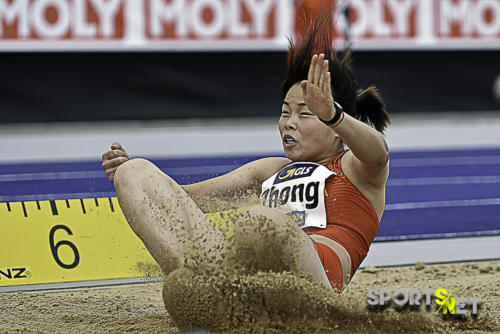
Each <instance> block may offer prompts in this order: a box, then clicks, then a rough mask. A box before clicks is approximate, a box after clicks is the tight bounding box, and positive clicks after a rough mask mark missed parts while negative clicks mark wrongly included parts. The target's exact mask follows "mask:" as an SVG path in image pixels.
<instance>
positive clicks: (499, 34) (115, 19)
mask: <svg viewBox="0 0 500 334" xmlns="http://www.w3.org/2000/svg"><path fill="white" fill-rule="evenodd" d="M331 2H332V1H331V0H330V1H326V3H331ZM319 8H321V1H319V0H298V1H293V0H0V51H43V50H46V51H57V50H61V51H96V50H97V51H109V50H144V51H152V50H162V51H169V50H171V51H176V50H182V51H188V50H195V51H218V50H243V51H244V50H259V51H262V50H283V51H284V50H286V47H287V37H293V36H294V35H295V28H294V27H296V26H299V24H297V22H299V21H298V20H299V19H300V17H301V15H302V13H303V11H304V10H311V9H312V10H313V11H314V10H319ZM334 25H335V31H336V37H337V38H336V43H337V44H338V45H339V46H340V47H342V46H345V45H346V43H349V44H351V45H352V47H353V48H354V49H367V50H391V49H412V50H413V49H415V50H418V49H437V50H439V49H500V0H338V1H336V2H335V14H334Z"/></svg>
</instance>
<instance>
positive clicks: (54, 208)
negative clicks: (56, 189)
mask: <svg viewBox="0 0 500 334" xmlns="http://www.w3.org/2000/svg"><path fill="white" fill-rule="evenodd" d="M49 202H50V208H51V209H52V215H54V216H58V215H59V212H58V211H57V205H56V201H54V200H52V201H49Z"/></svg>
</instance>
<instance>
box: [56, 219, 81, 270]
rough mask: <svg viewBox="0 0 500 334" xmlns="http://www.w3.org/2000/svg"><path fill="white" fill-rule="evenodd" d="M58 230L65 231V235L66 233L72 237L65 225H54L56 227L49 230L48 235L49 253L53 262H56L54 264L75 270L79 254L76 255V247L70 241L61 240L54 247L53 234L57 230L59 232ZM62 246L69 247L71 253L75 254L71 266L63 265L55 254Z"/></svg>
mask: <svg viewBox="0 0 500 334" xmlns="http://www.w3.org/2000/svg"><path fill="white" fill-rule="evenodd" d="M60 229H62V230H65V231H66V233H68V234H69V235H73V232H71V230H70V229H69V227H67V226H65V225H56V226H54V227H53V228H52V229H51V230H50V233H49V245H50V251H51V252H52V256H53V257H54V260H56V262H57V264H58V265H60V266H61V267H63V268H64V269H72V268H75V267H76V266H77V265H78V263H79V262H80V254H79V253H78V249H77V248H76V246H75V245H74V244H73V243H72V242H71V241H68V240H61V241H59V242H58V243H56V244H55V245H54V234H55V232H56V231H57V230H60ZM63 245H66V246H69V247H70V248H71V249H72V250H73V253H74V254H75V260H74V261H73V263H71V264H65V263H63V262H62V261H61V259H60V258H59V256H58V254H57V251H58V249H59V247H61V246H63Z"/></svg>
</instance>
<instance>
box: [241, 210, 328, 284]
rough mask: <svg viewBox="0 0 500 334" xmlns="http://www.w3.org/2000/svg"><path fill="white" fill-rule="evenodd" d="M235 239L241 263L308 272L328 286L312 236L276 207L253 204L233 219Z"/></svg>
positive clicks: (270, 268) (268, 268) (261, 267)
mask: <svg viewBox="0 0 500 334" xmlns="http://www.w3.org/2000/svg"><path fill="white" fill-rule="evenodd" d="M234 240H235V246H236V247H235V248H236V250H237V253H239V255H240V260H241V262H242V264H243V265H248V266H250V267H252V266H256V267H258V268H256V269H260V270H263V271H268V270H292V271H295V270H298V271H304V272H308V273H310V274H312V276H313V277H314V278H315V279H316V280H317V281H318V282H319V283H321V284H322V285H324V286H326V287H328V288H331V285H330V283H329V280H328V277H327V275H326V273H325V270H324V268H323V265H322V263H321V260H320V258H319V256H318V253H317V252H316V249H315V247H314V244H313V242H312V240H311V238H309V236H308V235H307V234H306V233H304V232H303V231H302V230H301V229H300V227H298V226H297V224H296V223H295V222H294V221H293V219H292V218H290V217H289V216H287V215H286V214H284V213H282V212H280V211H278V210H276V209H271V208H268V207H264V206H256V207H253V208H251V209H250V210H248V211H247V212H246V213H245V214H243V215H240V216H239V217H238V218H237V219H236V220H235V226H234ZM252 256H254V258H253V259H252Z"/></svg>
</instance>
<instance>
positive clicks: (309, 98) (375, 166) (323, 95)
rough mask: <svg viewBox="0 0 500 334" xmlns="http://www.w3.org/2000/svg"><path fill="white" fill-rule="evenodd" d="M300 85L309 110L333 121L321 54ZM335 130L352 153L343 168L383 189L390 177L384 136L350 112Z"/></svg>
mask: <svg viewBox="0 0 500 334" xmlns="http://www.w3.org/2000/svg"><path fill="white" fill-rule="evenodd" d="M301 86H302V91H303V95H304V100H305V102H306V103H307V106H308V107H309V109H310V110H311V111H312V112H313V113H314V114H315V115H316V116H318V117H319V118H320V119H322V120H324V121H328V120H331V119H332V118H333V116H334V114H335V107H334V101H333V97H332V91H331V78H330V72H328V61H327V60H324V56H323V55H322V54H321V55H319V56H317V55H314V56H313V58H312V60H311V65H310V66H309V73H308V77H307V80H304V81H302V82H301ZM332 128H333V130H334V131H335V132H336V133H337V134H338V135H339V137H340V139H342V141H343V142H344V143H345V144H346V145H347V146H349V148H350V149H351V152H352V153H351V154H349V153H348V154H346V155H345V157H344V158H343V159H342V164H343V166H344V168H350V169H352V170H354V171H356V173H357V174H358V175H360V176H361V177H362V178H363V179H364V180H366V181H367V182H368V183H370V184H372V185H374V186H376V187H377V188H378V187H383V186H384V185H385V182H386V181H387V177H388V174H389V149H388V147H387V143H386V142H385V139H384V136H383V135H382V134H381V133H379V132H378V131H377V130H375V129H373V128H372V127H370V126H369V125H367V124H365V123H363V122H361V121H358V120H357V119H355V118H353V117H351V116H349V115H348V114H347V113H344V118H343V120H341V121H340V123H338V124H334V125H333V126H332Z"/></svg>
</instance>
